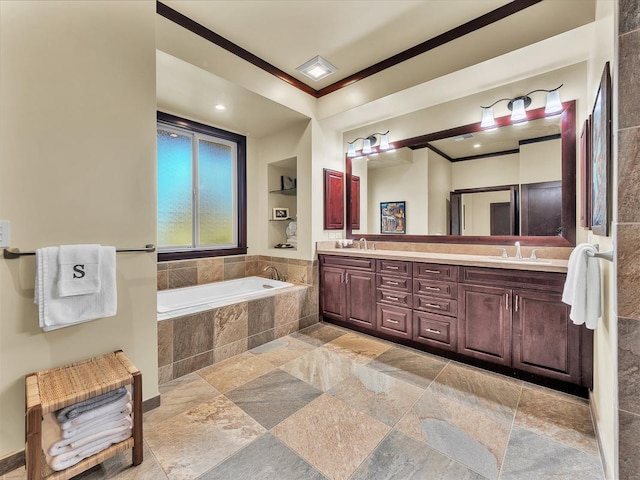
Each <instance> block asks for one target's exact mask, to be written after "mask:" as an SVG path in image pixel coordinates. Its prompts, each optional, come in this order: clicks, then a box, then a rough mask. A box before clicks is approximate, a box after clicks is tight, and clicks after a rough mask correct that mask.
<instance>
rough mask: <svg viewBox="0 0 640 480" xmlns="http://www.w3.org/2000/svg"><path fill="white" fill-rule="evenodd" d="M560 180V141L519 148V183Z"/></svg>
mask: <svg viewBox="0 0 640 480" xmlns="http://www.w3.org/2000/svg"><path fill="white" fill-rule="evenodd" d="M554 180H562V140H561V139H557V140H548V141H546V142H536V143H528V144H526V145H521V146H520V183H521V184H522V183H538V182H551V181H554Z"/></svg>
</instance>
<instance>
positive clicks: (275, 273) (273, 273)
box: [262, 265, 284, 280]
mask: <svg viewBox="0 0 640 480" xmlns="http://www.w3.org/2000/svg"><path fill="white" fill-rule="evenodd" d="M269 270H271V279H272V280H284V278H283V277H282V275H280V272H279V271H278V269H277V268H276V267H274V266H273V265H267V266H266V267H264V268H263V269H262V271H263V272H267V271H269Z"/></svg>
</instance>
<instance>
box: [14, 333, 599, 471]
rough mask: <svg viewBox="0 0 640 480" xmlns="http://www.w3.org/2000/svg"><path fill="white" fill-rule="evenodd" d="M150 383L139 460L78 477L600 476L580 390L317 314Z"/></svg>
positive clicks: (120, 462)
mask: <svg viewBox="0 0 640 480" xmlns="http://www.w3.org/2000/svg"><path fill="white" fill-rule="evenodd" d="M161 392H162V406H161V407H159V408H157V409H155V410H153V411H151V412H148V413H147V414H146V415H145V419H144V433H145V443H146V445H145V460H144V462H143V464H142V465H141V466H139V467H137V468H128V467H127V463H128V462H129V461H130V455H129V454H126V455H125V454H123V455H121V456H120V457H116V458H115V459H112V460H110V461H107V462H105V463H104V464H103V465H102V466H101V467H100V469H98V470H94V471H92V472H89V473H87V474H84V475H82V478H90V479H98V478H117V479H119V480H123V479H130V478H136V479H154V480H155V479H165V478H169V479H174V478H175V479H221V480H222V479H273V480H307V479H325V478H326V479H335V480H342V479H358V480H379V479H398V480H404V479H429V480H430V479H451V480H462V479H487V478H488V479H498V478H499V479H505V480H506V479H518V480H520V479H536V480H538V479H544V478H554V479H580V480H587V479H602V478H603V475H602V467H601V464H600V459H599V456H598V449H597V445H596V441H595V437H594V432H593V425H592V422H591V417H590V413H589V408H588V406H587V404H586V402H585V401H583V400H582V399H577V398H574V397H571V396H568V395H564V394H560V393H556V392H553V391H550V390H546V389H543V388H541V387H537V386H533V385H530V384H526V383H523V382H521V381H517V380H513V379H509V378H506V377H502V376H499V375H494V374H491V373H487V372H484V371H481V370H477V369H474V368H471V367H467V366H464V365H461V364H458V363H455V362H451V361H447V360H443V359H440V358H438V357H434V356H431V355H427V354H422V353H418V352H416V351H413V350H410V349H405V348H402V347H398V346H394V345H392V344H390V343H386V342H382V341H380V340H377V339H373V338H371V337H368V336H366V335H360V334H356V333H353V332H348V331H346V330H342V329H338V328H335V327H333V326H328V325H324V324H317V325H314V326H312V327H310V328H308V329H306V330H303V331H300V332H296V333H293V334H291V335H288V336H286V337H282V338H280V339H277V340H274V341H273V342H270V343H267V344H265V345H262V346H260V347H257V348H255V349H253V350H250V351H248V352H245V353H243V354H241V355H238V356H236V357H233V358H231V359H228V360H225V361H224V362H221V363H218V364H215V365H212V366H210V367H207V368H204V369H202V370H199V371H198V372H195V373H191V374H189V375H187V376H184V377H181V378H179V379H176V380H174V381H172V382H169V383H167V384H166V385H163V386H162V387H161ZM23 477H24V470H20V471H17V472H14V473H12V474H10V475H7V476H6V477H5V478H12V479H13V478H23Z"/></svg>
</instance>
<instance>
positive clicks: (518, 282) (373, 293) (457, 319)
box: [320, 255, 593, 389]
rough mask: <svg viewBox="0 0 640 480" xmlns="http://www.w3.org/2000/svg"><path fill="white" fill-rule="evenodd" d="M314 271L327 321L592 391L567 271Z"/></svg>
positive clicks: (387, 265)
mask: <svg viewBox="0 0 640 480" xmlns="http://www.w3.org/2000/svg"><path fill="white" fill-rule="evenodd" d="M320 266H321V284H320V295H321V297H320V300H321V302H322V303H321V312H322V315H323V316H324V318H325V319H327V320H328V321H335V323H338V324H341V325H343V326H347V327H348V326H352V327H353V328H354V329H357V330H360V331H363V332H367V333H371V334H373V335H379V336H381V337H383V338H386V339H388V340H392V339H393V338H396V339H397V341H398V342H401V343H403V344H405V345H409V346H412V347H416V348H421V349H423V350H426V351H432V352H433V353H436V354H441V355H444V356H449V357H451V358H454V359H457V360H463V361H468V362H470V363H474V362H477V363H478V364H480V365H482V366H484V367H485V368H491V365H494V366H495V370H497V371H500V372H502V373H507V374H512V375H515V376H517V377H520V378H527V379H530V380H536V379H537V381H540V380H541V379H543V378H544V379H547V380H546V383H547V384H551V385H554V386H556V385H558V386H561V387H560V388H563V389H564V388H567V387H566V385H572V386H582V387H589V388H590V387H591V385H592V361H593V351H592V344H593V332H592V331H591V330H587V329H586V328H584V327H582V326H577V325H574V324H573V323H572V322H571V320H570V319H569V307H568V306H567V305H565V304H564V303H562V301H561V293H562V289H563V287H564V281H565V277H566V276H565V274H564V273H556V272H541V271H528V270H515V269H500V268H488V267H471V266H456V265H438V264H429V263H421V262H408V261H399V260H382V259H377V260H374V259H370V258H361V257H340V256H334V255H320ZM555 381H559V382H562V383H558V382H556V383H554V382H555ZM562 385H564V387H562Z"/></svg>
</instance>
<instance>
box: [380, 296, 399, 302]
mask: <svg viewBox="0 0 640 480" xmlns="http://www.w3.org/2000/svg"><path fill="white" fill-rule="evenodd" d="M384 298H386V299H387V300H393V301H394V302H397V301H398V300H400V299H399V298H398V297H392V296H390V295H387V296H386V297H384Z"/></svg>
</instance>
